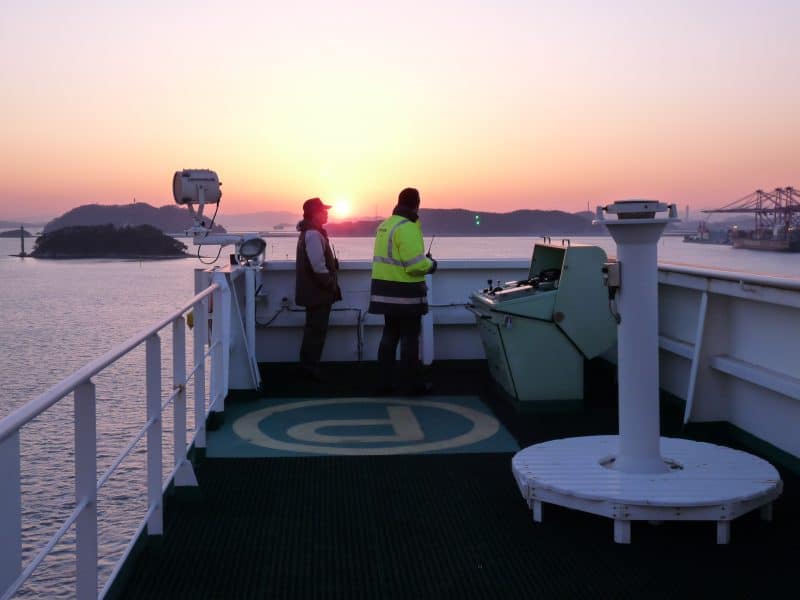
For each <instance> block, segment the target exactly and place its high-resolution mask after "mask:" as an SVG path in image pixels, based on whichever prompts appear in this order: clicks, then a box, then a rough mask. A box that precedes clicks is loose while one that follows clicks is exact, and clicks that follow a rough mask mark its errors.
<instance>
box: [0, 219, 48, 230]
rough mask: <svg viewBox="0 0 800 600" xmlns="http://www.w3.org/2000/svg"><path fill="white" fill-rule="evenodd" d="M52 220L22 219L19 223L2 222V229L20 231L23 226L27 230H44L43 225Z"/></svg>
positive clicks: (0, 222) (0, 225) (0, 226)
mask: <svg viewBox="0 0 800 600" xmlns="http://www.w3.org/2000/svg"><path fill="white" fill-rule="evenodd" d="M49 220H50V219H30V218H26V219H20V220H19V221H8V220H5V221H0V229H14V228H17V229H19V226H20V225H22V226H23V227H25V228H26V229H36V230H37V231H38V230H39V229H41V228H42V225H44V224H45V223H47V221H49Z"/></svg>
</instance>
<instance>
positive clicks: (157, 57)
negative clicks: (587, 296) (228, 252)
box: [0, 0, 800, 218]
mask: <svg viewBox="0 0 800 600" xmlns="http://www.w3.org/2000/svg"><path fill="white" fill-rule="evenodd" d="M798 24H800V2H798V1H797V0H785V1H777V0H759V1H755V0H753V1H746V0H724V1H723V0H720V1H703V0H692V1H683V0H679V1H675V0H672V1H669V2H666V1H663V0H653V1H650V0H636V1H633V0H632V1H628V0H618V1H614V0H608V1H605V2H598V1H597V0H586V1H583V0H564V1H559V2H553V1H552V0H547V1H536V0H528V1H509V0H495V1H492V2H489V1H488V0H487V1H482V2H477V1H471V0H461V1H436V0H425V1H415V0H405V1H404V2H397V3H385V2H374V1H372V2H366V1H365V2H360V1H352V0H337V1H336V2H332V1H331V2H322V1H305V2H303V1H299V2H287V1H285V0H282V1H278V2H270V1H265V0H261V1H252V2H244V1H238V0H225V1H219V2H216V1H202V0H196V1H192V2H189V1H176V0H172V1H170V0H158V1H150V0H136V1H121V0H117V1H114V2H109V1H107V0H105V1H96V2H94V1H93V2H88V1H79V0H78V1H73V2H62V1H56V0H52V1H42V0H24V1H18V0H5V1H4V2H3V7H2V11H0V74H1V75H2V87H1V88H0V218H16V217H25V216H31V215H37V216H39V215H42V216H57V215H58V214H61V213H62V212H64V211H66V210H68V209H70V208H73V207H75V206H78V205H80V204H86V203H90V202H97V203H102V204H124V203H128V202H130V201H131V200H132V199H133V198H134V197H135V198H136V200H137V201H142V202H148V203H151V204H154V205H159V206H160V205H163V204H166V203H171V202H172V199H171V181H172V174H173V172H174V171H175V170H177V169H181V168H211V169H214V170H216V171H217V172H218V173H219V176H220V179H221V180H222V181H223V183H224V186H223V190H224V196H223V204H222V206H221V208H220V214H225V213H228V214H236V213H245V212H253V211H258V210H297V209H298V207H299V205H300V204H301V203H302V201H303V200H304V199H305V198H308V197H311V196H320V197H322V198H323V199H325V200H328V201H332V202H334V203H337V202H339V203H342V204H344V203H349V204H350V206H351V210H352V212H353V213H354V214H355V215H372V214H374V213H376V212H378V213H379V214H385V213H387V212H388V211H389V210H390V209H391V207H392V205H393V204H394V200H395V198H396V197H397V192H398V191H399V190H400V189H401V188H402V187H405V186H415V187H418V188H419V189H420V191H421V192H422V198H423V203H424V206H428V207H438V208H445V207H464V208H472V209H476V210H486V211H490V210H491V211H508V210H514V209H518V208H541V209H562V210H567V211H573V212H574V211H578V210H585V209H586V206H587V203H588V204H589V205H590V206H592V207H594V206H596V205H597V204H604V203H606V202H609V201H613V200H615V199H622V198H631V197H648V198H657V199H660V200H664V201H668V202H677V203H678V204H679V205H680V206H681V207H683V206H685V205H687V204H689V205H691V207H692V209H699V208H701V207H713V206H716V205H720V204H723V203H727V202H729V201H731V200H734V199H736V198H739V197H741V196H744V195H745V194H747V193H749V192H751V191H753V190H754V189H756V188H759V187H763V188H770V189H771V188H773V187H776V186H785V185H794V186H795V187H800V108H799V107H800V60H799V59H798V57H800V44H799V41H800V36H799V35H798V31H800V29H798ZM681 210H682V208H681Z"/></svg>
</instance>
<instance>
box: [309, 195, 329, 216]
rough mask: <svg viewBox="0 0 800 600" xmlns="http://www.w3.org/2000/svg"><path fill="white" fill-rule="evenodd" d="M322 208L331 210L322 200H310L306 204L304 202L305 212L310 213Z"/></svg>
mask: <svg viewBox="0 0 800 600" xmlns="http://www.w3.org/2000/svg"><path fill="white" fill-rule="evenodd" d="M320 208H330V205H328V204H323V202H322V200H320V199H319V198H309V199H308V200H306V201H305V202H303V212H304V213H310V212H313V211H315V210H318V209H320Z"/></svg>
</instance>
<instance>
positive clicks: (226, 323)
mask: <svg viewBox="0 0 800 600" xmlns="http://www.w3.org/2000/svg"><path fill="white" fill-rule="evenodd" d="M221 324H222V380H221V381H220V392H221V395H220V404H219V410H220V412H222V411H224V410H225V397H226V396H227V395H228V386H229V384H230V372H231V370H230V364H231V288H230V285H227V283H226V285H225V286H224V287H223V288H222V323H221Z"/></svg>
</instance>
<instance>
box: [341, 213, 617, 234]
mask: <svg viewBox="0 0 800 600" xmlns="http://www.w3.org/2000/svg"><path fill="white" fill-rule="evenodd" d="M590 214H591V213H579V214H571V213H567V212H563V211H560V210H515V211H513V212H510V213H494V212H486V211H480V210H476V211H473V210H465V209H461V208H455V209H453V208H423V209H421V210H420V220H421V221H422V228H423V230H424V232H425V235H428V236H430V235H454V236H471V235H476V236H477V235H480V236H486V235H497V236H502V235H561V234H573V235H574V234H587V235H591V234H596V235H603V234H604V233H605V230H604V229H603V228H602V227H601V226H597V225H592V220H591V218H590V217H588V216H587V215H590ZM381 220H382V219H378V220H365V221H348V222H343V223H329V224H328V225H326V229H327V230H328V232H329V233H330V234H331V235H333V236H339V237H344V236H371V235H374V234H375V228H376V227H377V225H378V223H380V222H381Z"/></svg>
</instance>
